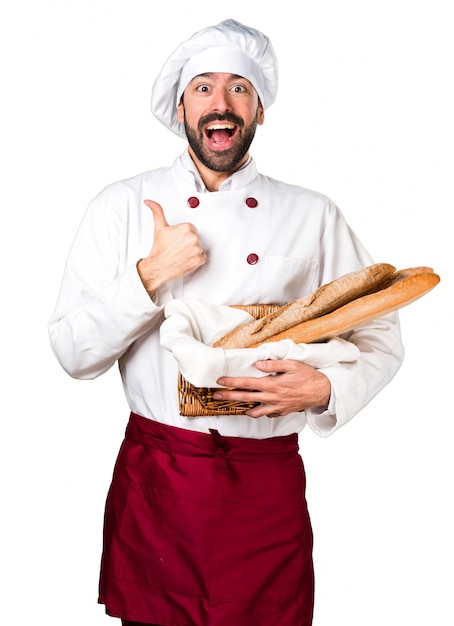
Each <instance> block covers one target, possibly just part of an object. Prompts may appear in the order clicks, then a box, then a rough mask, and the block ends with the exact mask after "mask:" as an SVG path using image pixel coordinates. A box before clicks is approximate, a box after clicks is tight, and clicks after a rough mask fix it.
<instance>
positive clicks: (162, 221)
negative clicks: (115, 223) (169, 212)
mask: <svg viewBox="0 0 454 626" xmlns="http://www.w3.org/2000/svg"><path fill="white" fill-rule="evenodd" d="M144 203H145V204H146V205H147V207H149V208H150V209H151V212H152V213H153V218H154V226H155V231H154V240H153V247H152V248H151V252H150V254H149V255H148V256H147V257H145V258H144V259H141V260H140V261H139V263H138V264H137V270H138V272H139V276H140V278H141V280H142V283H143V284H144V287H145V289H146V290H147V291H148V293H149V294H150V295H153V294H154V292H155V291H156V290H157V289H158V288H159V287H160V286H161V285H163V284H164V283H166V282H167V281H169V280H172V279H173V278H179V277H180V276H184V275H185V274H189V273H190V272H193V271H194V270H196V269H197V268H198V267H200V266H201V265H203V264H204V263H205V262H206V260H207V257H206V254H205V251H204V249H203V247H202V244H201V241H200V237H199V234H198V232H197V230H196V228H195V227H194V226H193V225H192V224H190V223H183V224H175V225H174V226H169V224H168V223H167V220H166V218H165V215H164V211H163V209H162V207H161V205H160V204H158V203H157V202H153V200H144Z"/></svg>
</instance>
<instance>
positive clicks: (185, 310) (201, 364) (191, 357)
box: [161, 299, 360, 387]
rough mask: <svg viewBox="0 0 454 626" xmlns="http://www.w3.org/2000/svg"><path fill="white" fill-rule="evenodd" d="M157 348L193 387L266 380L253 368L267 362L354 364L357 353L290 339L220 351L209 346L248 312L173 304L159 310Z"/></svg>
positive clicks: (335, 342)
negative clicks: (223, 379) (229, 379)
mask: <svg viewBox="0 0 454 626" xmlns="http://www.w3.org/2000/svg"><path fill="white" fill-rule="evenodd" d="M164 314H165V317H166V319H165V321H164V322H163V323H162V325H161V345H162V346H163V347H164V348H166V349H167V350H169V351H170V352H172V354H173V356H174V357H175V359H176V361H177V363H178V366H179V369H180V371H181V373H182V375H183V376H184V378H185V379H186V380H187V381H188V382H190V383H191V384H193V385H195V386H196V387H219V385H218V384H217V383H216V381H217V379H218V378H219V377H220V376H254V377H259V376H265V375H266V374H264V373H263V372H260V371H259V370H258V369H257V368H256V367H255V363H256V362H257V361H263V360H266V359H293V360H297V361H302V362H304V363H306V364H307V365H311V366H312V367H316V368H322V367H329V366H330V365H334V364H335V363H341V362H352V361H356V359H357V358H358V357H359V354H360V352H359V349H358V348H357V347H356V346H355V345H354V344H352V343H350V342H348V341H345V340H344V339H341V338H335V339H331V340H330V341H328V342H326V343H314V344H295V343H294V342H293V341H292V340H290V339H286V340H284V341H276V342H269V343H265V344H263V345H261V346H259V347H258V348H240V349H234V350H224V349H223V348H212V347H210V346H211V345H212V344H213V343H214V342H215V341H216V340H217V339H219V338H220V337H222V336H223V335H225V334H226V333H227V332H229V331H230V330H233V329H234V328H236V327H237V326H239V325H240V324H243V323H245V322H248V321H250V320H252V319H253V318H252V316H251V315H249V313H247V312H245V311H242V310H239V309H234V308H232V307H229V306H225V305H222V304H207V303H205V302H200V301H198V300H191V299H184V300H173V301H172V302H170V303H169V304H167V305H166V307H165V309H164Z"/></svg>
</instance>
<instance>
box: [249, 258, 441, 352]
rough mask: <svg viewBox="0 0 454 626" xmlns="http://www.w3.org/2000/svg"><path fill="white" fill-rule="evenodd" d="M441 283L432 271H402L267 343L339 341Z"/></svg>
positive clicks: (426, 269)
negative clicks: (335, 339)
mask: <svg viewBox="0 0 454 626" xmlns="http://www.w3.org/2000/svg"><path fill="white" fill-rule="evenodd" d="M439 282H440V277H439V276H438V274H435V273H434V272H433V270H432V269H431V268H427V267H424V268H409V269H406V270H400V271H398V272H396V273H395V274H394V275H393V276H392V277H391V278H390V279H389V280H388V281H387V283H386V286H384V287H383V288H379V289H378V290H377V291H375V292H373V293H369V294H368V295H365V296H361V297H360V298H356V299H355V300H353V301H351V302H349V303H348V304H345V305H343V306H341V307H340V308H338V309H336V310H335V311H332V312H331V313H328V314H327V315H322V316H321V317H318V318H316V319H312V320H308V321H306V322H303V323H300V324H296V325H295V326H293V327H292V328H290V329H287V330H286V331H284V332H281V333H277V334H275V335H273V336H272V337H270V338H269V339H268V341H280V340H282V339H292V340H293V341H294V342H295V343H313V342H315V341H318V342H320V341H325V340H327V339H330V338H331V337H337V336H339V335H342V334H344V333H347V332H349V331H351V330H354V329H356V328H358V327H359V326H362V325H363V324H366V323H368V322H371V321H373V320H374V319H378V318H379V317H382V316H383V315H386V314H387V313H391V312H392V311H396V310H397V309H400V308H402V307H404V306H406V305H408V304H410V303H411V302H414V301H415V300H417V299H418V298H420V297H421V296H423V295H424V294H426V293H427V292H428V291H430V290H431V289H433V288H434V287H435V286H436V285H437V284H438V283H439ZM260 343H262V342H260ZM257 345H259V344H258V343H256V344H254V345H252V346H251V347H256V346H257Z"/></svg>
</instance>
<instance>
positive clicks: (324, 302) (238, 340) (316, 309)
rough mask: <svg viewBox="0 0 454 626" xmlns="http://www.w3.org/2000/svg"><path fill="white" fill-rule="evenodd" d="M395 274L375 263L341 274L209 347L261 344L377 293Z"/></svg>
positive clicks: (393, 269) (384, 264)
mask: <svg viewBox="0 0 454 626" xmlns="http://www.w3.org/2000/svg"><path fill="white" fill-rule="evenodd" d="M395 270H396V268H395V267H394V266H393V265H390V264H389V263H376V264H374V265H369V266H367V267H364V268H362V269H360V270H358V271H356V272H350V273H348V274H344V275H343V276H340V277H339V278H337V279H336V280H334V281H332V282H330V283H326V284H325V285H322V286H321V287H319V288H318V289H317V290H316V291H314V292H313V293H311V294H309V295H307V296H305V297H303V298H299V299H298V300H293V301H292V302H290V303H289V304H286V305H284V306H281V307H279V308H278V309H277V311H274V312H273V313H270V314H268V315H265V316H264V317H262V318H260V319H258V320H253V321H251V322H248V323H246V324H243V325H242V326H239V327H238V328H235V329H234V330H232V331H231V332H229V333H227V334H226V335H224V336H223V337H221V339H219V340H218V341H216V342H215V343H214V344H213V347H214V348H225V349H228V348H247V347H250V346H252V345H256V344H257V343H263V342H264V341H266V340H267V339H269V338H270V337H273V336H275V335H276V334H278V333H281V332H284V331H286V330H288V329H290V328H292V327H294V326H295V325H296V324H300V323H301V322H305V321H307V320H311V319H313V318H315V317H320V316H321V315H325V314H326V313H330V312H331V311H333V310H335V309H337V308H339V307H340V306H342V305H344V304H346V303H347V302H350V301H351V300H353V299H355V298H358V297H360V296H362V295H364V294H366V293H369V292H370V291H371V290H374V289H377V288H378V287H379V286H380V285H382V284H383V283H384V281H386V280H387V279H389V277H390V276H392V275H393V274H394V272H395Z"/></svg>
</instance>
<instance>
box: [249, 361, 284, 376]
mask: <svg viewBox="0 0 454 626" xmlns="http://www.w3.org/2000/svg"><path fill="white" fill-rule="evenodd" d="M255 367H256V368H257V369H258V370H260V371H261V372H269V373H273V374H276V373H278V372H288V371H289V370H290V369H291V367H290V364H289V363H288V361H283V360H280V359H267V360H266V361H257V362H256V364H255Z"/></svg>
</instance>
